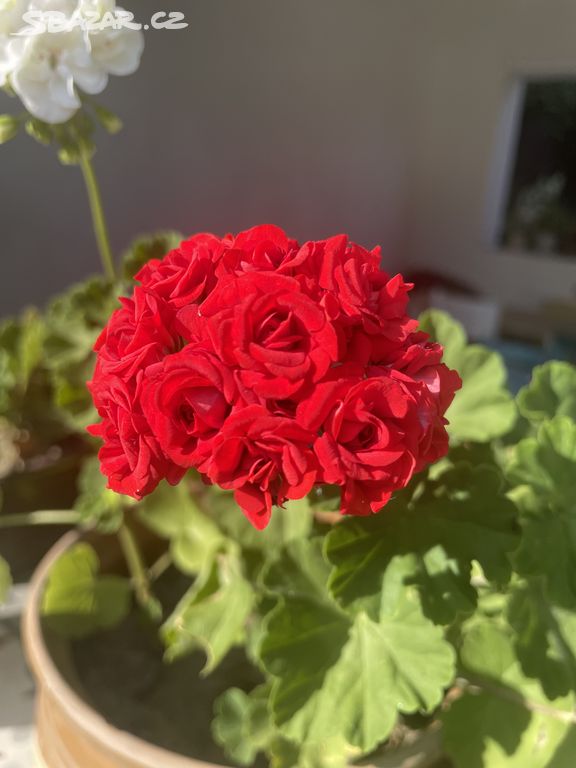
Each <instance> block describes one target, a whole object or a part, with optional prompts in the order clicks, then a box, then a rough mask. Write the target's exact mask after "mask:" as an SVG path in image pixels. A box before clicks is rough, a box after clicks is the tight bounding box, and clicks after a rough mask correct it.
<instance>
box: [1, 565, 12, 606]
mask: <svg viewBox="0 0 576 768" xmlns="http://www.w3.org/2000/svg"><path fill="white" fill-rule="evenodd" d="M11 585H12V579H11V576H10V568H9V567H8V563H7V562H6V560H4V559H3V558H2V557H0V605H1V604H2V603H3V602H4V600H6V598H7V597H8V590H9V589H10V586H11Z"/></svg>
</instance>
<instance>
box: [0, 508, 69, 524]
mask: <svg viewBox="0 0 576 768" xmlns="http://www.w3.org/2000/svg"><path fill="white" fill-rule="evenodd" d="M78 522H80V515H79V514H78V512H75V511H74V510H73V509H46V510H41V511H39V512H20V513H18V514H16V515H0V528H19V527H21V526H25V525H76V524H77V523H78Z"/></svg>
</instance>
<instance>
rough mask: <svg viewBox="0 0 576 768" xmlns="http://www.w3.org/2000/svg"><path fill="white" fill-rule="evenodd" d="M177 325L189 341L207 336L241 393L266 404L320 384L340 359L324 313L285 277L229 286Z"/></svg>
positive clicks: (263, 276)
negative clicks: (241, 389)
mask: <svg viewBox="0 0 576 768" xmlns="http://www.w3.org/2000/svg"><path fill="white" fill-rule="evenodd" d="M179 320H180V323H181V326H182V328H183V330H184V333H186V334H187V335H189V338H191V339H195V338H200V339H201V337H202V335H207V336H208V337H209V338H210V341H211V343H212V345H213V348H214V351H215V352H216V354H217V355H218V357H219V358H220V359H222V360H223V361H224V362H225V363H226V364H227V365H229V366H230V367H231V368H233V369H235V370H236V371H237V376H238V379H239V381H240V382H241V383H242V386H243V388H244V389H245V390H247V391H249V392H254V393H256V394H257V395H259V396H261V397H264V398H267V397H269V398H287V397H290V396H291V395H293V394H294V393H295V392H296V391H298V390H300V389H302V388H303V387H304V386H305V385H306V384H311V383H314V382H316V381H319V380H320V379H321V378H322V376H324V374H325V373H326V371H327V370H328V368H329V367H330V365H331V364H332V363H335V362H336V360H337V358H338V339H337V335H336V331H335V330H334V327H333V325H332V324H331V322H330V321H329V319H328V318H327V316H326V313H325V312H324V311H323V310H322V308H321V307H319V306H318V305H317V304H316V303H315V302H314V301H312V299H310V298H309V297H308V296H306V295H305V294H304V293H303V292H302V290H301V287H300V284H299V283H298V281H297V280H294V279H293V278H290V277H284V276H282V275H276V274H270V273H268V272H263V273H260V272H250V273H248V274H245V275H242V277H239V278H237V279H234V280H229V281H227V282H225V283H223V285H221V286H219V287H217V288H216V289H215V290H214V291H213V292H212V294H211V295H210V296H209V297H208V298H207V299H206V301H205V302H203V304H202V305H201V306H200V309H199V311H198V310H196V309H195V308H194V307H193V308H192V311H191V312H190V311H186V310H184V311H182V312H181V313H180V314H179ZM199 332H200V333H199Z"/></svg>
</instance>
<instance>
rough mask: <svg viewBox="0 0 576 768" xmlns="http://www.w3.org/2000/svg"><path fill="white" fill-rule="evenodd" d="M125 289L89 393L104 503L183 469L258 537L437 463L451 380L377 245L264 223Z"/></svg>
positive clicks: (208, 242) (368, 496)
mask: <svg viewBox="0 0 576 768" xmlns="http://www.w3.org/2000/svg"><path fill="white" fill-rule="evenodd" d="M136 280H137V281H138V283H139V285H137V286H136V288H135V289H134V293H133V295H132V296H131V298H123V299H121V302H122V307H121V309H118V310H117V311H116V312H115V313H114V314H113V315H112V317H111V319H110V321H109V323H108V325H107V326H106V328H105V329H104V331H103V333H102V334H101V336H100V338H99V339H98V341H97V343H96V351H97V353H98V357H97V365H96V371H95V374H94V378H93V381H92V382H91V383H90V387H91V391H92V394H93V397H94V401H95V404H96V406H97V408H98V413H99V414H100V416H101V418H102V421H101V423H99V424H97V425H95V426H93V427H91V428H90V431H91V432H92V434H94V435H98V436H99V437H101V438H102V439H103V441H104V445H103V447H102V448H101V450H100V461H101V464H102V471H103V473H104V474H105V475H107V477H108V480H109V487H110V488H112V489H114V490H115V491H118V492H120V493H125V494H128V495H130V496H133V497H135V498H137V499H140V498H142V497H143V496H145V495H146V494H148V493H150V492H151V491H152V490H153V489H154V488H155V487H156V485H157V484H158V482H159V481H160V480H162V479H163V478H165V479H167V480H168V482H170V483H177V482H178V481H179V480H180V478H181V477H182V475H183V474H184V472H185V471H186V469H187V468H189V467H194V468H196V469H197V470H198V471H199V472H200V473H201V474H202V475H203V476H204V477H205V478H206V480H207V482H211V483H217V484H218V485H220V486H221V487H222V488H225V489H233V490H234V493H235V498H236V500H237V502H238V504H239V506H240V507H241V508H242V510H243V511H244V513H245V514H246V516H247V517H248V518H249V519H250V520H251V522H252V523H253V524H254V525H255V526H256V527H257V528H264V527H265V526H266V525H267V523H268V520H269V519H270V513H271V509H272V506H273V505H274V504H278V505H281V504H282V503H283V502H284V501H286V499H298V498H301V497H303V496H304V495H305V494H307V493H308V492H309V491H310V490H311V488H312V487H313V486H314V485H318V484H323V483H329V484H335V485H337V486H340V487H341V489H342V512H343V513H345V514H353V515H364V514H369V513H370V512H375V511H377V510H379V509H380V508H381V507H382V506H383V505H384V504H385V503H386V502H387V501H388V499H389V498H390V496H391V494H392V492H393V491H395V490H397V489H400V488H403V487H404V486H405V485H406V484H407V483H408V481H409V480H410V478H411V477H412V475H413V474H414V472H417V471H419V470H420V469H422V468H423V467H425V466H426V465H427V464H428V463H430V462H433V461H435V460H436V459H438V458H439V457H441V456H443V455H444V454H445V453H446V451H447V447H448V438H447V434H446V429H445V425H446V423H447V422H446V419H445V418H444V413H445V411H446V409H447V408H448V406H449V405H450V403H451V401H452V398H453V396H454V392H455V391H456V390H457V389H458V388H459V387H460V379H459V377H458V374H457V373H456V372H455V371H451V370H449V369H448V368H447V367H446V366H445V365H444V364H443V363H442V362H441V358H442V348H441V347H440V346H439V345H438V344H433V343H430V342H429V341H428V340H427V336H426V334H424V333H420V332H418V331H417V323H416V321H415V320H412V319H410V318H409V317H408V316H407V315H406V305H407V300H408V299H407V292H408V291H409V290H410V288H411V285H409V284H407V283H405V282H404V281H403V280H402V277H401V276H400V275H397V276H395V277H389V276H388V275H387V274H386V273H385V272H383V271H382V270H381V269H380V251H379V249H374V250H372V251H367V250H365V249H364V248H362V247H360V246H359V245H356V244H354V243H351V242H349V240H348V239H347V238H346V237H345V236H343V235H341V236H337V237H332V238H330V239H328V240H321V241H318V242H307V243H304V245H299V244H298V243H297V242H296V241H295V240H291V239H289V238H288V237H287V236H286V234H285V233H284V232H283V231H282V230H281V229H279V228H277V227H273V226H261V227H255V228H254V229H250V230H248V231H246V232H242V233H240V234H239V235H237V236H236V237H233V236H231V235H228V236H226V237H224V238H218V237H215V236H214V235H210V234H201V235H195V236H193V237H191V238H189V239H188V240H185V241H184V242H183V243H181V245H180V246H179V247H178V248H177V249H175V250H173V251H171V252H170V253H169V254H168V255H167V256H165V257H164V258H163V259H161V260H159V259H154V260H152V261H150V262H148V263H147V264H146V265H145V266H144V267H143V268H142V269H141V270H140V272H139V273H138V275H137V276H136Z"/></svg>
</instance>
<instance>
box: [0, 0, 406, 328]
mask: <svg viewBox="0 0 576 768" xmlns="http://www.w3.org/2000/svg"><path fill="white" fill-rule="evenodd" d="M123 4H124V5H126V6H128V7H131V8H132V9H133V10H134V11H135V12H137V14H138V16H137V17H138V18H140V17H142V18H143V19H144V18H145V17H146V15H147V14H148V15H149V14H150V13H151V12H152V11H153V10H157V9H158V6H159V5H160V7H162V5H163V3H160V4H159V3H158V0H132V2H130V0H125V2H124V3H123ZM176 6H177V7H178V8H182V9H183V10H186V11H187V15H188V17H189V21H190V27H189V29H186V30H183V31H179V32H167V31H165V32H160V31H149V32H148V33H147V35H146V37H147V48H146V51H145V55H144V59H143V64H142V67H141V70H140V71H139V72H138V73H137V74H136V75H135V76H133V77H132V78H130V79H124V78H115V79H113V80H112V81H111V85H110V87H109V89H108V90H107V91H106V93H105V94H104V103H106V104H107V105H109V106H110V107H111V108H112V109H115V110H116V111H117V112H118V113H119V114H120V115H121V116H122V117H123V118H124V121H125V129H124V131H123V132H122V133H121V134H119V135H118V136H115V137H112V138H107V137H102V138H101V140H100V142H99V147H100V149H99V151H98V154H97V156H96V167H97V172H98V175H99V176H100V179H101V184H102V187H103V193H104V199H105V202H106V207H107V210H108V213H109V218H110V226H111V234H112V240H113V245H114V246H115V248H116V249H121V248H123V247H124V246H125V245H126V244H127V242H128V241H129V240H130V238H131V237H133V236H134V235H136V234H139V233H140V232H142V231H147V230H148V231H149V230H151V229H152V230H153V229H158V228H165V227H173V228H176V229H180V230H182V231H184V232H192V231H195V230H207V229H211V230H214V231H216V232H220V233H224V232H226V231H235V230H239V229H242V228H245V227H249V226H252V225H254V224H257V223H261V222H263V221H272V222H275V223H278V224H280V225H281V226H284V227H285V228H286V229H287V230H289V231H290V232H291V233H292V234H293V235H294V236H296V237H300V238H316V237H324V236H327V235H329V234H334V233H336V232H341V231H347V232H349V233H350V235H351V236H353V237H354V238H356V239H358V240H359V241H361V242H363V243H365V244H367V245H373V244H375V243H378V242H381V243H385V244H386V245H387V249H388V250H390V251H391V252H397V250H398V248H397V246H398V243H399V242H400V240H401V230H402V225H403V211H404V209H405V206H404V202H405V195H406V181H407V179H408V167H407V163H408V158H409V151H410V148H411V146H412V144H413V141H412V140H411V139H410V132H411V131H412V130H413V126H414V123H413V120H412V117H411V110H412V109H413V100H412V92H413V85H414V79H415V78H416V77H417V76H418V68H417V67H412V66H411V63H410V62H411V60H412V58H411V56H408V57H406V59H405V61H406V63H405V64H403V65H402V67H401V68H400V67H399V62H402V61H403V60H404V58H405V56H406V53H407V48H408V45H409V44H408V41H409V39H410V37H411V35H412V34H413V30H414V28H415V26H414V22H413V14H414V11H411V10H410V8H409V5H408V6H405V5H404V3H403V2H397V3H387V2H382V0H360V2H358V0H289V1H288V2H286V1H285V0H179V2H178V3H174V4H170V7H176ZM6 107H11V108H12V109H15V108H17V105H15V104H14V105H13V103H12V102H11V101H10V100H8V99H4V100H2V99H1V97H0V111H3V108H6ZM89 227H90V222H89V218H88V214H87V208H86V201H85V199H84V196H83V190H82V183H81V180H80V178H79V173H78V171H77V169H74V168H62V167H60V166H59V165H58V162H57V161H56V160H55V159H54V158H53V157H52V155H51V153H50V152H49V151H47V150H46V148H44V147H39V146H37V145H35V144H34V143H33V142H31V141H30V140H29V139H28V137H26V136H24V137H22V138H19V139H17V140H15V141H14V142H11V143H10V144H9V145H6V146H4V147H0V249H1V255H0V315H1V314H4V313H6V312H7V311H10V310H12V309H14V308H16V307H18V306H20V305H21V304H23V303H24V302H26V301H38V300H41V299H42V298H44V297H45V296H46V295H48V294H49V293H52V292H54V291H56V290H59V289H61V288H63V287H64V286H65V285H66V284H67V283H69V282H70V281H71V280H74V279H79V278H81V277H82V276H84V275H85V274H87V273H89V272H90V271H93V270H94V269H95V268H96V267H97V256H96V252H95V247H94V244H93V240H92V235H91V232H90V229H89Z"/></svg>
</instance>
